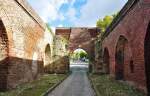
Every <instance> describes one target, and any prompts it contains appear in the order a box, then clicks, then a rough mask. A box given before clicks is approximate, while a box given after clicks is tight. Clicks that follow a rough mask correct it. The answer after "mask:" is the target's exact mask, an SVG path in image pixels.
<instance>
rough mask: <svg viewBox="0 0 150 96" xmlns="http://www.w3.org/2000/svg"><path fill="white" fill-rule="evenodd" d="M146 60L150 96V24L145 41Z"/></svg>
mask: <svg viewBox="0 0 150 96" xmlns="http://www.w3.org/2000/svg"><path fill="white" fill-rule="evenodd" d="M144 59H145V72H146V79H147V91H148V96H149V95H150V23H149V24H148V27H147V32H146V36H145V41H144Z"/></svg>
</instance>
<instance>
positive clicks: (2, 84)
mask: <svg viewBox="0 0 150 96" xmlns="http://www.w3.org/2000/svg"><path fill="white" fill-rule="evenodd" d="M7 57H8V37H7V33H6V29H5V27H4V24H3V22H2V20H0V90H1V91H3V90H5V89H7V70H8V68H7V67H8V66H7V65H8V63H9V62H8V60H7V59H8V58H7Z"/></svg>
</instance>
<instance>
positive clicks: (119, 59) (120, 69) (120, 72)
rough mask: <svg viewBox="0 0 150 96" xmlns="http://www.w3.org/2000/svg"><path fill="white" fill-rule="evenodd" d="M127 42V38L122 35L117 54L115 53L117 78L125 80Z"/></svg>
mask: <svg viewBox="0 0 150 96" xmlns="http://www.w3.org/2000/svg"><path fill="white" fill-rule="evenodd" d="M126 44H127V39H126V38H125V37H123V36H120V37H119V40H118V43H117V46H116V54H115V61H116V65H115V75H116V80H124V52H125V46H126Z"/></svg>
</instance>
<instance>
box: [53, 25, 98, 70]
mask: <svg viewBox="0 0 150 96" xmlns="http://www.w3.org/2000/svg"><path fill="white" fill-rule="evenodd" d="M97 32H98V31H97V28H57V29H56V41H55V42H56V44H55V55H57V56H60V57H63V56H68V55H69V53H72V52H73V51H74V50H76V49H78V48H81V49H84V50H85V51H86V52H87V53H88V55H89V56H90V60H91V62H92V63H94V60H95V43H94V40H95V38H96V37H97ZM68 60H69V59H68ZM66 62H67V63H65V62H64V63H65V64H68V65H69V62H68V61H66ZM64 63H61V64H59V65H58V66H64V65H65V64H64ZM93 65H94V64H93ZM63 68H64V69H61V70H66V69H68V66H66V68H65V67H63Z"/></svg>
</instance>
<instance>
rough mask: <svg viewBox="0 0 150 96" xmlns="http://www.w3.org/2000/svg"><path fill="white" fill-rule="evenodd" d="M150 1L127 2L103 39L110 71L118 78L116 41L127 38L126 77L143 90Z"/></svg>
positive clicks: (125, 55)
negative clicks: (145, 43) (145, 42)
mask: <svg viewBox="0 0 150 96" xmlns="http://www.w3.org/2000/svg"><path fill="white" fill-rule="evenodd" d="M149 4H150V1H149V0H131V1H128V3H127V4H126V5H125V7H124V8H123V9H122V10H121V11H120V13H119V14H118V16H117V17H116V18H115V20H114V21H113V23H112V24H111V25H110V26H109V27H108V29H107V30H106V32H105V34H104V36H103V41H102V47H103V50H104V49H105V48H107V49H108V52H109V62H110V64H109V65H110V66H109V68H110V74H111V75H112V76H113V77H116V72H117V67H116V66H117V65H116V64H117V61H116V54H117V49H116V48H117V44H118V41H119V38H120V37H124V38H125V39H126V40H127V43H126V44H125V45H123V46H124V48H123V50H124V52H123V54H124V55H123V59H124V60H123V63H124V64H123V78H124V80H125V81H127V82H128V83H130V84H132V85H134V86H136V87H137V88H139V89H142V90H144V91H146V75H145V61H144V41H145V35H146V32H147V27H148V23H149V21H150V6H149ZM123 46H122V45H121V46H120V47H123ZM120 59H121V58H120Z"/></svg>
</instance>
